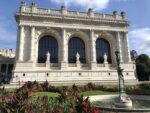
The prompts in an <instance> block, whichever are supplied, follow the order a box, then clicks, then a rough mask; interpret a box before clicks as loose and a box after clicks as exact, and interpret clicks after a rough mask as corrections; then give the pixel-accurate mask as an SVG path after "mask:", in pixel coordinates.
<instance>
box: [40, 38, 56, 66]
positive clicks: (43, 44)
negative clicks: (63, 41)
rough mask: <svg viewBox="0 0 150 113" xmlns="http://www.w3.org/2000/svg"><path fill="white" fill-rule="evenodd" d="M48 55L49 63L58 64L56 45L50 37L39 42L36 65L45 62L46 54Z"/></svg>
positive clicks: (54, 40)
mask: <svg viewBox="0 0 150 113" xmlns="http://www.w3.org/2000/svg"><path fill="white" fill-rule="evenodd" d="M48 51H49V53H50V57H51V58H50V62H51V63H58V43H57V40H56V39H55V38H54V37H52V36H44V37H42V38H41V39H40V40H39V50H38V63H45V62H46V54H47V52H48Z"/></svg>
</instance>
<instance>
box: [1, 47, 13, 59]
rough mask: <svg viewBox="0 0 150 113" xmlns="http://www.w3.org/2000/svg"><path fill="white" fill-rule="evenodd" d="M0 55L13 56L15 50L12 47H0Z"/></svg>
mask: <svg viewBox="0 0 150 113" xmlns="http://www.w3.org/2000/svg"><path fill="white" fill-rule="evenodd" d="M0 55H1V56H4V57H9V58H14V57H15V51H13V50H12V49H6V48H5V49H0Z"/></svg>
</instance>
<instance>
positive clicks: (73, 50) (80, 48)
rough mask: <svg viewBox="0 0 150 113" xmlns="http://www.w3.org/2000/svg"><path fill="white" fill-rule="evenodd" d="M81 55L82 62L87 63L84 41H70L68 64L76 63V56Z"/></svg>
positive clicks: (74, 39)
mask: <svg viewBox="0 0 150 113" xmlns="http://www.w3.org/2000/svg"><path fill="white" fill-rule="evenodd" d="M77 53H78V54H79V55H80V58H79V60H80V62H81V63H86V58H85V44H84V42H83V40H81V39H80V38H78V37H73V38H71V39H70V40H69V44H68V62H69V63H76V54H77Z"/></svg>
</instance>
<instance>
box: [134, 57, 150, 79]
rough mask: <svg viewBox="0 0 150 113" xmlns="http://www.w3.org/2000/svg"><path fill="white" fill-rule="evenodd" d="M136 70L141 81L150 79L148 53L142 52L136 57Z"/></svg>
mask: <svg viewBox="0 0 150 113" xmlns="http://www.w3.org/2000/svg"><path fill="white" fill-rule="evenodd" d="M136 72H137V75H138V79H139V80H140V81H144V80H149V76H150V58H149V56H148V55H145V54H141V55H139V56H138V57H137V59H136Z"/></svg>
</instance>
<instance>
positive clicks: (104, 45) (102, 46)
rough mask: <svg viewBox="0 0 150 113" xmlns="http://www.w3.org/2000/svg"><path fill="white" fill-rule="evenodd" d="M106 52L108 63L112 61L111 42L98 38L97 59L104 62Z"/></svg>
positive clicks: (98, 61)
mask: <svg viewBox="0 0 150 113" xmlns="http://www.w3.org/2000/svg"><path fill="white" fill-rule="evenodd" d="M104 54H106V55H107V61H108V63H111V62H112V61H111V53H110V44H109V42H108V41H107V40H105V39H102V38H98V39H97V40H96V60H97V63H99V64H101V63H103V62H104Z"/></svg>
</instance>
